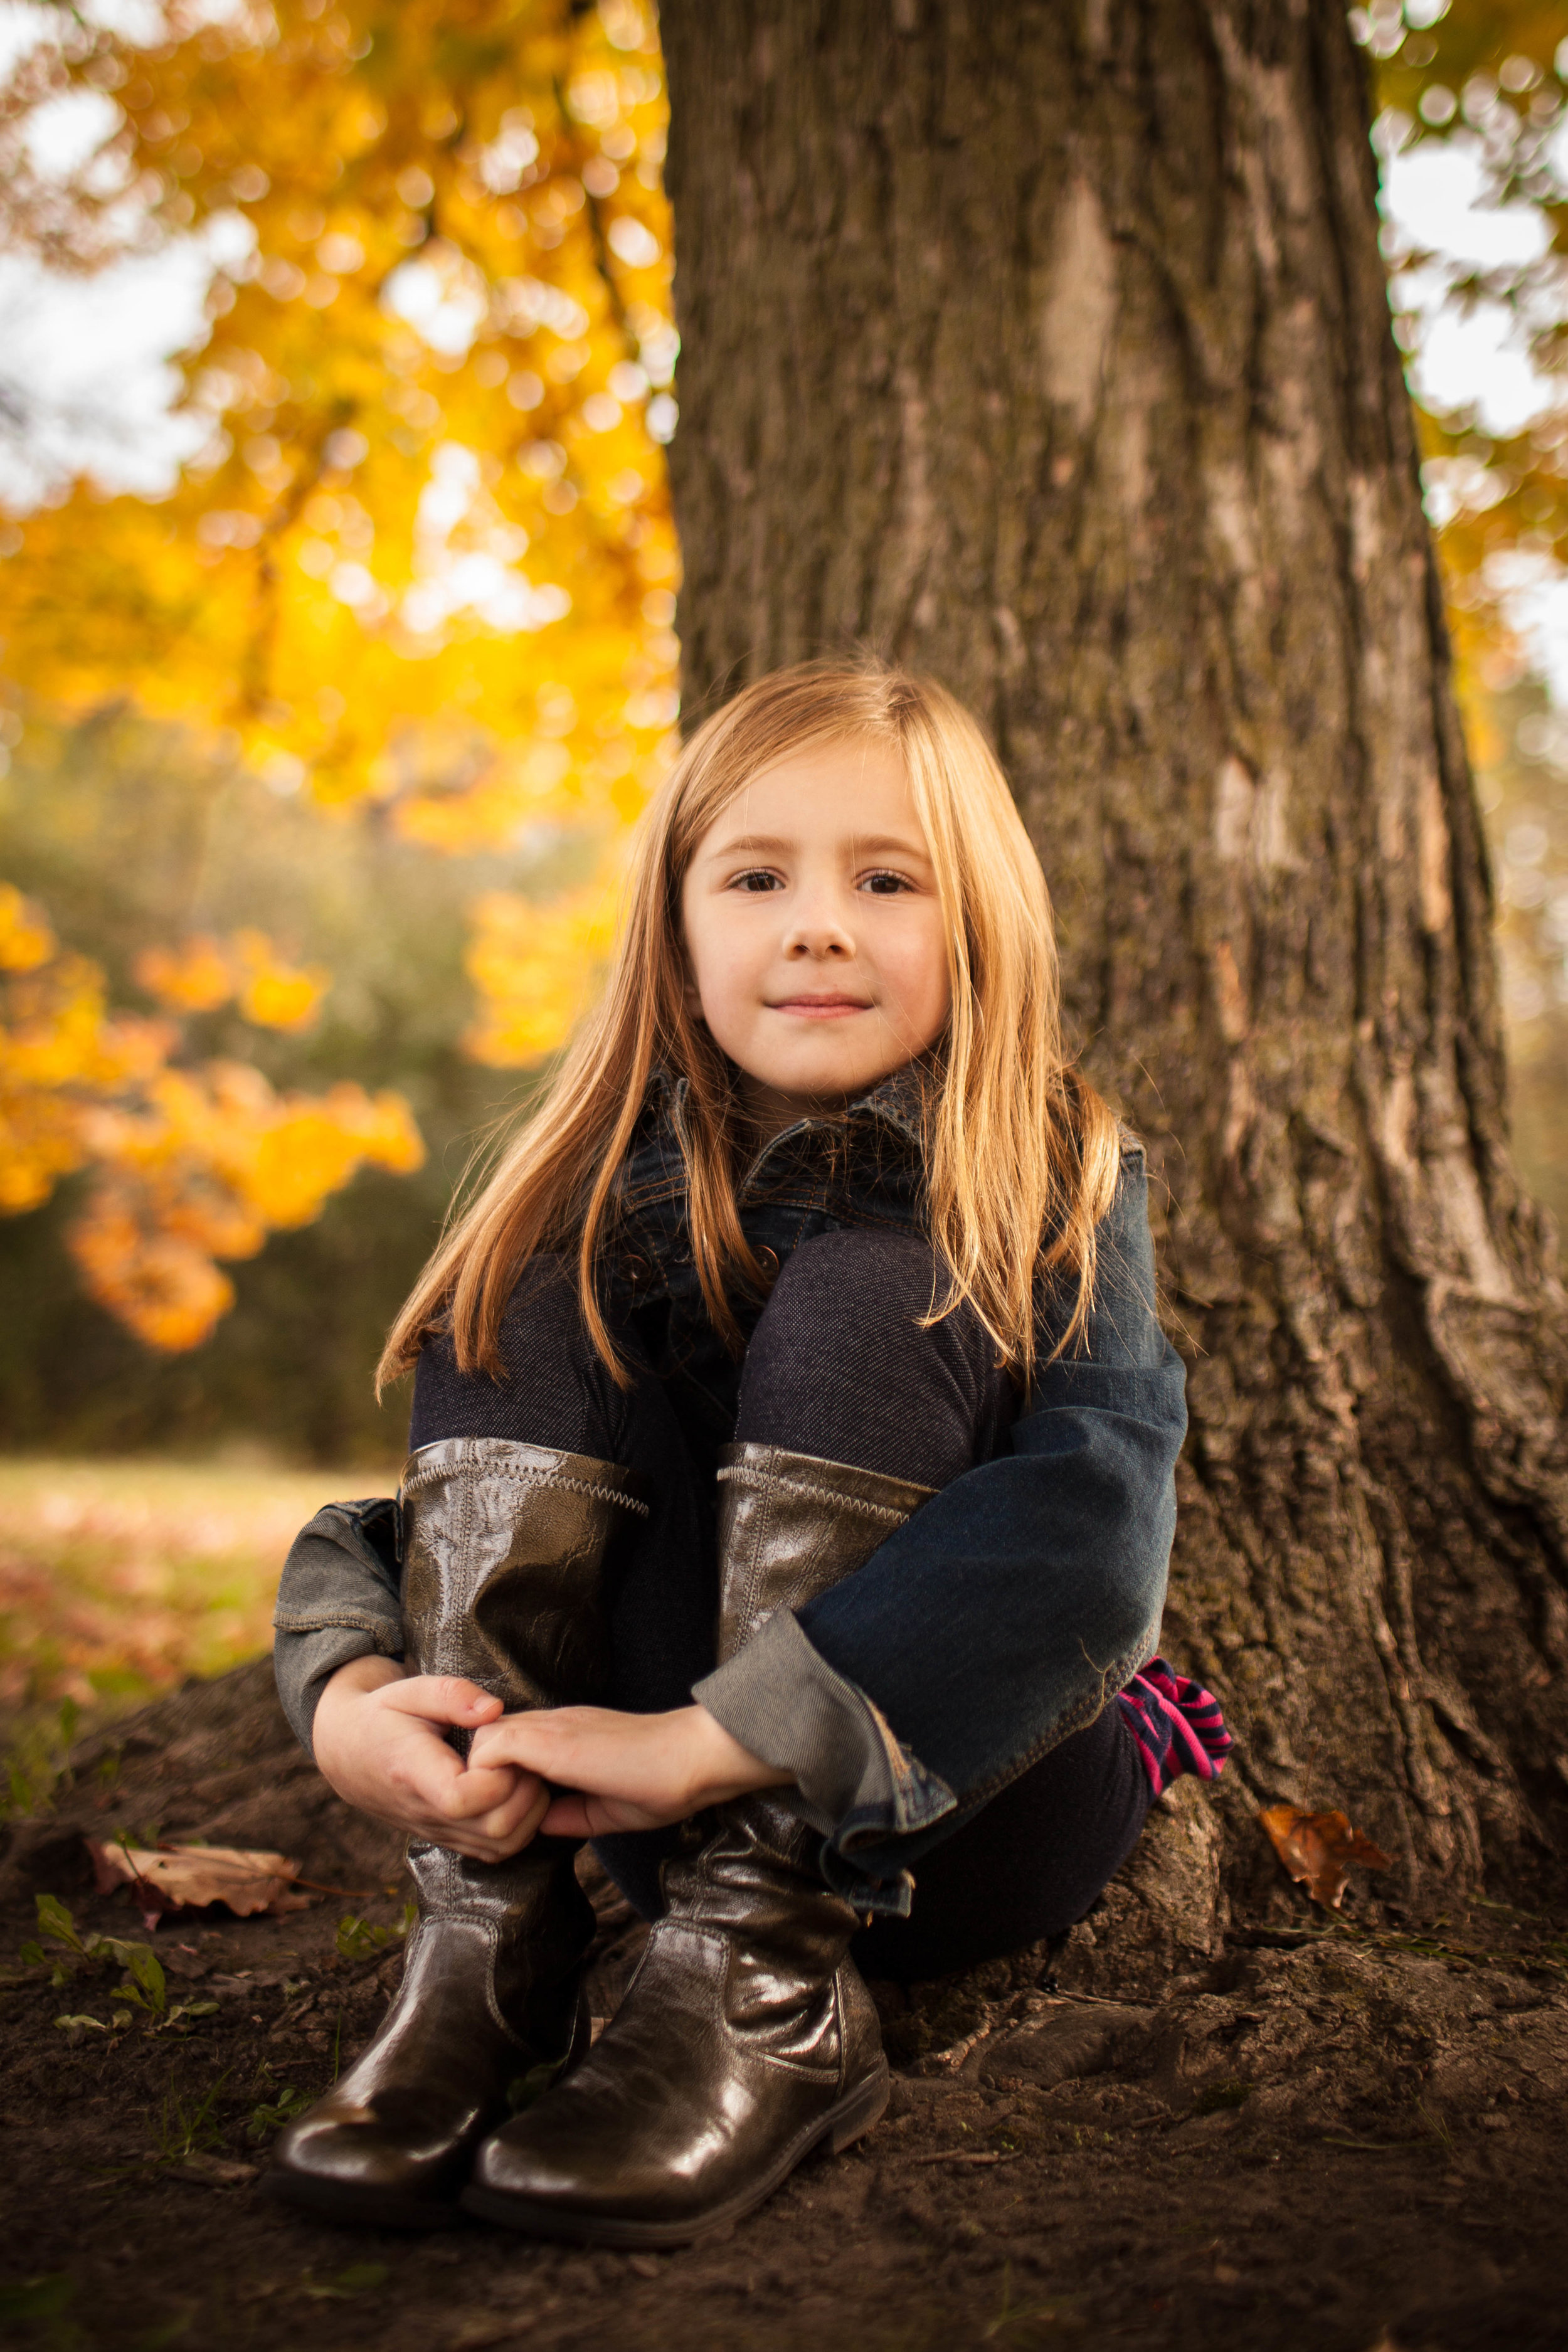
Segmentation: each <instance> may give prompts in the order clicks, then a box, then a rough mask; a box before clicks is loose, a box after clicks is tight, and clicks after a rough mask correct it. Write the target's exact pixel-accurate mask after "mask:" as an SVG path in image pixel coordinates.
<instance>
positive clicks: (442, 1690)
mask: <svg viewBox="0 0 1568 2352" xmlns="http://www.w3.org/2000/svg"><path fill="white" fill-rule="evenodd" d="M374 1696H375V1698H376V1700H377V1702H378V1703H379V1704H380V1705H381V1706H384V1707H386V1708H388V1709H390V1711H391V1712H392V1713H394V1714H395V1715H417V1716H421V1717H423V1718H424V1719H425V1721H426V1722H427V1723H456V1724H464V1725H479V1724H486V1723H489V1722H492V1721H493V1720H494V1718H495V1717H497V1716H498V1715H500V1711H501V1703H500V1699H499V1698H497V1697H496V1696H494V1694H493V1693H492V1692H490V1691H485V1690H481V1689H480V1688H479V1685H478V1683H470V1682H467V1681H465V1680H464V1678H463V1676H462V1675H408V1676H406V1677H405V1680H404V1681H402V1682H400V1683H385V1684H384V1685H382V1687H381V1689H380V1690H378V1691H377V1692H376V1693H375V1694H374Z"/></svg>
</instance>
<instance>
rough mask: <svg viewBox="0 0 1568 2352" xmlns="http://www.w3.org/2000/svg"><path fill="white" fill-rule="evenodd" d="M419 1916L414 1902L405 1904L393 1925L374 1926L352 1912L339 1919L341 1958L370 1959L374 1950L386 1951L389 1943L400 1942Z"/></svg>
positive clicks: (339, 1954) (339, 1951)
mask: <svg viewBox="0 0 1568 2352" xmlns="http://www.w3.org/2000/svg"><path fill="white" fill-rule="evenodd" d="M417 1916H418V1910H417V1906H416V1905H414V1904H412V1903H405V1905H404V1906H403V1916H402V1917H401V1918H400V1919H399V1920H398V1921H397V1923H396V1925H395V1927H372V1925H371V1923H370V1921H369V1920H368V1919H357V1918H355V1917H354V1916H353V1914H352V1913H351V1915H350V1916H349V1917H348V1918H346V1919H340V1920H339V1921H338V1958H339V1959H340V1960H363V1959H368V1958H369V1957H370V1955H371V1954H372V1952H384V1951H385V1950H386V1948H387V1947H388V1945H389V1944H400V1943H401V1942H402V1941H403V1939H404V1937H405V1936H406V1935H407V1933H408V1931H409V1929H410V1928H411V1927H413V1925H414V1922H415V1920H416V1917H417Z"/></svg>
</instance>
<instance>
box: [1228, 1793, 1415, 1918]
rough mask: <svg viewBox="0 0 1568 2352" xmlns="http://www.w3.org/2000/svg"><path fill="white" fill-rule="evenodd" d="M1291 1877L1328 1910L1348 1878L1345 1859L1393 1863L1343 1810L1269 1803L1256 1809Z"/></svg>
mask: <svg viewBox="0 0 1568 2352" xmlns="http://www.w3.org/2000/svg"><path fill="white" fill-rule="evenodd" d="M1258 1819H1259V1821H1261V1822H1262V1823H1263V1826H1264V1828H1265V1830H1266V1831H1267V1832H1268V1836H1269V1839H1270V1841H1271V1843H1272V1844H1273V1847H1274V1851H1275V1853H1277V1854H1278V1855H1279V1859H1280V1861H1281V1862H1282V1863H1283V1864H1284V1865H1285V1867H1286V1869H1287V1870H1288V1871H1289V1874H1290V1875H1291V1877H1292V1878H1294V1879H1295V1880H1297V1882H1298V1883H1299V1884H1300V1885H1302V1886H1304V1887H1305V1888H1306V1890H1307V1892H1308V1894H1309V1895H1310V1896H1311V1898H1312V1900H1313V1902H1314V1903H1322V1904H1325V1905H1326V1906H1328V1907H1329V1908H1330V1909H1331V1910H1334V1911H1337V1910H1338V1909H1339V1907H1340V1898H1341V1896H1342V1895H1343V1893H1344V1891H1345V1888H1346V1886H1347V1885H1349V1884H1350V1865H1351V1864H1352V1862H1359V1863H1360V1864H1362V1865H1363V1868H1364V1869H1366V1870H1388V1869H1391V1868H1392V1866H1393V1864H1392V1862H1391V1860H1390V1857H1389V1856H1388V1855H1387V1854H1386V1853H1384V1852H1383V1851H1382V1850H1381V1848H1380V1847H1378V1846H1375V1845H1373V1842H1372V1840H1371V1839H1370V1838H1369V1837H1363V1834H1362V1832H1361V1831H1360V1830H1355V1829H1352V1827H1351V1825H1350V1822H1348V1820H1347V1819H1346V1818H1345V1816H1344V1814H1343V1813H1309V1812H1307V1811H1305V1810H1304V1808H1303V1807H1301V1806H1300V1805H1269V1806H1268V1807H1267V1808H1266V1809H1265V1811H1263V1812H1261V1813H1260V1814H1259V1815H1258Z"/></svg>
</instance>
